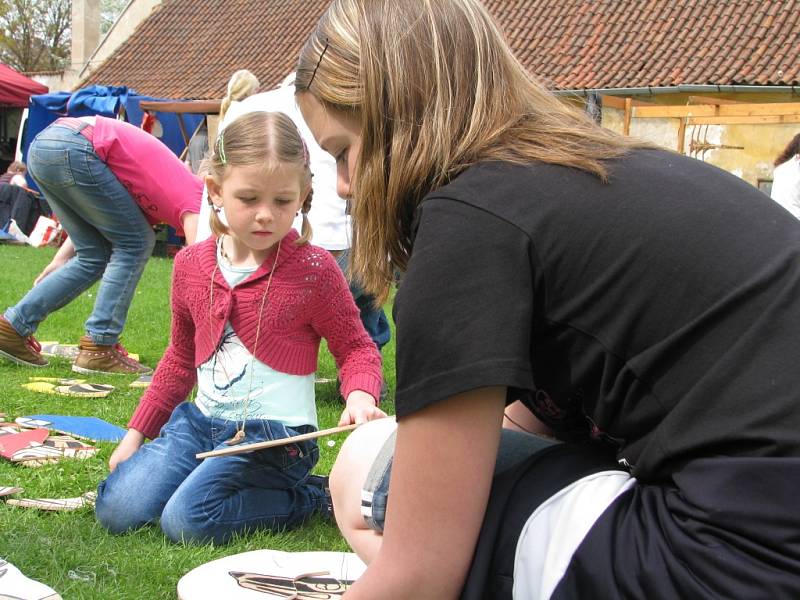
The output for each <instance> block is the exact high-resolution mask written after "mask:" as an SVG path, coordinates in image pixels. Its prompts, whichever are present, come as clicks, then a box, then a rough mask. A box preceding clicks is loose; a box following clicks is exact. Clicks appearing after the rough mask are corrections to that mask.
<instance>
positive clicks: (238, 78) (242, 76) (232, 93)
mask: <svg viewBox="0 0 800 600" xmlns="http://www.w3.org/2000/svg"><path fill="white" fill-rule="evenodd" d="M260 85H261V84H260V83H259V81H258V78H257V77H256V76H255V75H253V74H252V73H251V72H250V71H248V70H247V69H239V70H238V71H236V72H235V73H234V74H233V75H231V78H230V81H228V93H227V94H226V95H225V97H224V98H223V99H222V103H221V104H220V107H219V122H220V123H223V122H224V120H225V113H226V112H228V109H229V108H230V106H231V102H233V101H234V100H244V99H245V98H247V97H248V96H252V95H253V94H255V93H256V91H257V90H258V88H259V86H260Z"/></svg>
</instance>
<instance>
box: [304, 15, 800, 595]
mask: <svg viewBox="0 0 800 600" xmlns="http://www.w3.org/2000/svg"><path fill="white" fill-rule="evenodd" d="M296 73H297V77H296V80H295V86H296V89H297V98H298V104H299V106H300V109H301V111H302V113H303V116H304V117H305V120H306V122H307V123H308V125H309V128H310V129H311V131H312V133H313V134H314V137H315V138H316V140H317V142H318V143H319V144H320V146H321V147H322V148H323V149H324V150H326V151H328V152H329V153H330V154H331V155H333V156H334V157H336V160H337V167H338V189H339V193H340V195H342V196H345V197H349V198H350V199H351V207H352V209H351V212H352V216H353V230H354V234H353V267H354V271H355V275H356V276H357V277H358V279H359V281H361V282H362V283H363V285H364V286H365V288H366V289H367V290H368V291H370V292H372V293H374V294H377V295H380V294H382V293H384V294H385V293H386V290H387V289H388V286H389V285H390V284H391V281H392V279H393V275H394V271H395V269H399V270H401V271H403V272H404V274H403V280H402V285H401V286H400V288H399V291H398V293H397V296H396V298H395V303H394V317H395V322H396V327H397V329H396V331H397V353H396V364H397V391H396V416H397V433H396V441H395V440H390V442H389V445H388V446H387V445H383V446H381V445H380V444H378V445H377V449H376V447H375V446H371V445H370V443H362V442H365V441H368V440H367V438H368V437H369V435H368V434H369V432H370V429H374V428H377V427H383V426H384V424H383V423H381V424H380V425H378V424H377V423H376V424H375V425H372V424H367V425H366V426H364V427H362V428H360V429H358V430H357V431H356V432H354V433H353V435H351V436H350V437H349V438H348V441H347V445H348V446H350V447H351V449H352V450H353V452H344V450H343V451H342V453H340V456H339V458H338V459H337V464H336V466H335V467H334V473H333V474H332V477H331V490H332V492H333V495H334V506H335V512H336V514H337V519H338V516H339V511H340V506H341V508H342V509H344V510H346V511H350V510H353V505H355V510H356V511H359V512H361V514H362V515H363V516H364V518H363V519H362V521H363V522H365V523H366V525H367V528H368V529H369V530H367V531H366V533H365V532H364V531H363V530H362V532H361V533H363V534H364V535H355V536H351V538H350V539H351V542H352V543H353V546H354V548H355V549H356V550H357V551H358V552H359V554H361V555H362V556H363V557H364V558H366V560H367V561H368V562H369V565H368V568H367V570H366V571H365V572H364V574H363V575H362V576H361V577H360V578H359V579H358V581H356V582H355V583H354V584H353V586H352V587H351V588H350V589H349V590H348V592H347V593H346V594H345V597H346V598H347V599H348V600H356V599H360V598H368V599H369V600H382V599H389V598H391V599H392V600H398V599H404V598H408V599H412V598H413V599H414V600H425V599H431V600H449V599H452V598H456V597H459V595H461V597H462V598H465V599H469V600H473V599H481V600H483V599H486V598H512V597H514V598H526V599H529V598H530V599H534V598H541V599H551V600H562V599H574V598H648V599H672V598H709V599H710V598H765V599H766V598H800V543H798V531H800V516H798V509H797V506H798V501H797V489H798V485H797V482H798V481H800V410H799V409H798V407H799V406H800V369H798V368H797V363H798V356H800V236H799V235H798V228H797V221H796V219H795V218H794V217H792V216H791V215H790V214H789V213H787V212H786V211H785V210H783V209H781V208H780V207H779V206H777V205H776V204H775V203H773V202H765V201H764V197H763V194H761V193H760V192H759V191H758V190H756V189H755V188H754V187H753V186H751V185H749V184H748V183H746V182H744V181H742V180H741V179H739V178H738V177H736V176H734V175H732V174H730V173H726V172H724V171H722V170H720V169H717V168H716V167H713V166H711V165H707V164H705V163H703V162H701V161H698V160H695V159H691V158H689V157H685V156H681V155H679V154H677V153H674V152H671V151H667V150H664V149H661V148H657V147H654V146H652V145H650V144H647V143H645V142H642V141H638V140H635V139H632V138H628V137H623V136H620V135H618V134H615V133H613V132H611V131H609V130H605V129H603V128H602V127H600V126H598V125H597V124H596V123H594V122H592V121H591V119H589V118H588V117H587V116H586V115H585V114H584V113H583V112H582V111H578V110H576V109H575V108H574V107H572V106H568V105H566V104H563V103H562V102H561V101H559V100H558V98H556V97H555V96H554V95H553V94H551V93H550V92H548V91H547V90H545V89H544V88H543V87H542V86H541V85H540V84H539V83H537V82H536V81H535V80H534V78H533V77H532V75H531V74H530V73H528V72H526V70H525V69H524V68H523V66H522V65H521V64H520V63H519V61H518V60H517V59H516V57H515V56H514V55H513V53H512V51H511V49H510V48H509V46H508V44H507V42H506V41H505V38H504V36H503V34H502V32H501V31H500V30H499V28H498V27H497V25H496V24H495V22H494V20H493V19H492V17H491V16H490V14H489V13H488V11H487V9H486V8H485V7H484V6H483V5H482V4H481V3H480V2H479V1H477V0H333V2H332V3H331V4H330V6H329V7H328V9H327V11H326V12H325V14H324V15H323V16H322V18H321V19H320V21H319V23H318V25H317V27H316V29H315V30H314V31H313V32H312V34H311V35H310V36H309V39H308V41H307V42H306V44H305V46H304V47H303V49H302V51H301V53H300V57H299V60H298V63H297V68H296ZM519 403H521V405H522V406H523V408H525V409H526V411H527V412H528V414H529V417H528V420H535V419H538V420H539V421H542V422H543V423H544V424H545V425H547V426H548V427H549V428H550V429H551V430H552V431H553V433H554V434H555V436H556V438H557V440H553V439H547V438H542V437H537V436H533V435H530V436H529V437H530V438H532V443H531V445H530V447H529V450H530V453H529V455H528V456H527V457H524V458H523V459H522V460H521V461H518V462H516V463H513V464H511V465H510V466H509V465H508V464H507V463H506V465H505V466H502V467H500V466H499V465H498V463H499V462H500V458H501V457H502V456H503V455H505V453H506V450H507V448H506V443H505V439H504V438H503V436H501V430H502V423H503V418H504V414H505V413H506V411H507V410H508V407H510V406H512V405H514V406H520V404H519ZM515 420H517V421H518V422H520V423H522V421H520V420H519V419H516V418H515ZM523 424H524V423H523ZM387 429H388V427H387ZM362 434H363V435H362ZM521 435H522V434H521ZM375 437H376V439H378V440H379V439H380V437H381V436H375ZM353 453H356V454H358V455H359V456H361V457H363V456H364V455H366V454H369V453H372V456H373V457H374V460H373V464H372V467H371V468H369V469H366V470H362V471H358V470H353V469H349V468H348V466H349V465H351V464H353V461H352V455H353ZM336 473H338V474H339V477H336V476H335V475H336ZM495 473H497V476H496V478H494V479H493V476H494V475H495ZM352 487H355V488H356V492H355V493H351V494H349V495H347V496H346V497H347V498H351V499H354V502H353V503H351V504H349V505H347V506H345V505H340V502H339V499H341V498H342V497H343V496H342V495H341V494H338V493H337V489H338V490H339V491H341V490H342V489H348V488H352ZM378 509H380V510H378ZM365 529H366V528H365ZM379 531H383V535H382V536H381V535H379V534H378V532H379ZM354 533H356V534H357V533H359V532H354Z"/></svg>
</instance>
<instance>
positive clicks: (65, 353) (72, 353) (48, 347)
mask: <svg viewBox="0 0 800 600" xmlns="http://www.w3.org/2000/svg"><path fill="white" fill-rule="evenodd" d="M39 344H40V345H41V346H42V349H41V350H40V352H41V353H42V354H44V355H45V356H55V357H57V358H67V359H70V360H74V359H75V357H77V356H78V352H80V348H78V344H60V343H58V342H39ZM128 356H129V357H130V358H132V359H133V360H137V361H138V360H139V355H138V354H134V353H133V352H128Z"/></svg>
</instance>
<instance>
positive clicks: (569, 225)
mask: <svg viewBox="0 0 800 600" xmlns="http://www.w3.org/2000/svg"><path fill="white" fill-rule="evenodd" d="M610 169H611V177H610V182H609V183H608V184H604V183H602V182H601V181H600V180H599V179H598V178H597V177H595V176H593V175H590V174H587V173H584V172H581V171H577V170H574V169H569V168H565V167H560V166H553V165H546V164H532V165H530V166H514V165H508V164H499V163H493V164H482V165H478V166H476V167H473V168H471V169H468V170H467V171H465V172H464V173H462V174H461V175H460V176H459V177H457V178H456V179H455V180H454V181H452V182H451V183H450V184H449V185H446V186H444V187H442V188H440V189H438V190H436V191H434V192H431V193H430V194H429V196H428V197H427V198H426V199H425V200H424V202H423V203H422V204H421V206H420V209H419V212H418V219H417V230H416V237H415V241H414V250H413V254H412V257H411V261H410V264H409V269H408V272H407V274H406V276H405V277H404V278H403V281H402V284H401V287H400V290H399V292H398V294H397V298H396V303H395V320H396V322H397V378H398V385H397V387H398V389H397V414H398V416H399V417H400V418H402V416H404V415H406V414H408V413H410V412H413V411H414V410H416V409H419V408H421V407H423V406H426V405H428V404H430V403H433V402H436V401H438V400H441V399H443V398H446V397H448V396H450V395H453V394H456V393H459V392H462V391H466V390H470V389H474V388H477V387H481V386H490V385H504V386H508V387H509V388H511V391H510V396H511V397H510V398H509V399H513V398H514V397H515V396H523V397H526V400H527V401H528V403H529V404H530V406H531V407H532V409H533V410H534V411H535V412H536V414H537V415H538V416H539V417H540V418H542V419H543V420H544V421H546V422H547V423H548V424H550V425H551V426H553V427H554V428H555V430H556V431H557V432H558V433H559V434H560V435H561V437H562V438H565V439H581V438H594V439H600V440H604V441H607V442H610V443H614V444H615V445H617V446H618V448H619V458H621V459H623V458H624V459H625V460H626V461H627V462H628V463H629V464H630V465H631V466H632V472H633V474H634V475H636V476H637V478H639V480H640V481H642V480H644V481H648V480H653V479H660V478H664V477H668V476H669V474H670V473H671V472H672V470H674V468H676V466H679V465H681V464H683V463H684V462H685V461H687V460H689V459H692V458H697V457H701V456H705V457H709V456H717V455H723V456H800V409H799V408H798V407H800V368H798V359H800V222H798V221H797V220H796V219H795V218H794V217H792V216H791V215H790V214H789V213H788V212H787V211H785V210H784V209H783V208H781V207H780V206H778V205H777V204H776V203H774V202H773V201H772V200H770V199H769V198H768V197H767V196H765V195H764V194H762V193H761V192H759V191H757V190H756V189H754V188H753V187H751V186H750V185H748V184H747V183H745V182H743V181H741V180H740V179H738V178H737V177H734V176H733V175H730V174H728V173H725V172H723V171H721V170H719V169H716V168H714V167H709V166H708V165H705V164H703V163H701V162H699V161H696V160H693V159H689V158H685V157H682V156H679V155H676V154H672V153H667V152H663V151H655V150H653V151H635V152H632V153H631V154H629V155H628V156H627V157H625V158H623V159H621V160H618V161H615V162H612V163H611V164H610Z"/></svg>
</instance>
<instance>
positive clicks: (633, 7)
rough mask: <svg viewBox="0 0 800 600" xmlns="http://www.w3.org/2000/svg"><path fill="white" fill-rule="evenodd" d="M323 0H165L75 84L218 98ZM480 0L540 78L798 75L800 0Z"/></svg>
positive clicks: (295, 45) (278, 61) (608, 82)
mask: <svg viewBox="0 0 800 600" xmlns="http://www.w3.org/2000/svg"><path fill="white" fill-rule="evenodd" d="M329 1H330V0H165V1H164V2H163V3H162V4H161V5H160V6H159V7H158V8H157V9H156V10H155V11H154V12H153V13H152V14H151V15H150V16H149V17H148V18H147V19H146V20H145V21H143V22H142V23H141V24H140V26H139V27H138V28H137V30H136V31H135V32H134V34H133V35H131V37H130V38H129V39H128V40H127V41H126V42H125V43H124V44H123V45H122V46H120V48H118V49H117V51H116V52H114V54H112V55H111V56H110V57H109V58H108V59H107V60H106V61H105V62H104V63H103V64H102V65H100V66H99V67H98V68H97V69H96V70H95V71H93V72H92V73H91V74H90V75H89V77H88V78H87V79H86V80H84V81H83V82H81V84H82V85H87V84H95V83H96V84H105V85H127V86H129V87H131V88H133V89H135V90H136V91H137V92H139V93H140V94H146V95H150V96H157V97H164V98H220V97H222V96H223V95H224V93H225V89H226V86H227V82H228V79H229V77H230V75H231V74H232V73H233V72H234V71H235V70H237V69H241V68H248V69H250V70H251V71H252V72H253V73H254V74H255V75H256V76H257V77H258V78H259V80H260V81H261V83H262V87H263V88H264V89H269V88H271V87H274V86H275V85H277V84H278V83H279V82H280V81H281V80H282V79H283V78H284V76H285V75H286V74H287V73H288V72H289V71H290V70H291V69H292V68H293V66H294V63H295V60H296V58H297V54H298V53H299V51H300V48H301V46H302V45H303V43H304V42H305V40H306V37H307V36H308V35H309V33H310V32H311V31H312V30H313V28H314V25H315V24H316V22H317V19H318V18H319V17H320V15H321V14H322V13H323V12H324V10H325V8H326V7H327V5H328V4H329ZM484 1H485V4H486V6H487V8H488V9H489V11H490V12H491V13H492V14H493V15H494V17H495V18H496V19H497V21H498V23H499V24H500V26H501V27H502V28H503V29H504V30H505V31H506V32H507V39H508V41H509V44H510V45H511V47H512V49H513V50H514V51H515V53H516V54H517V56H518V57H519V58H520V60H521V62H522V63H523V65H525V67H526V68H528V70H530V72H531V73H533V74H535V75H536V76H537V77H539V78H540V79H541V80H542V81H543V82H545V83H546V84H547V85H549V86H551V87H556V88H562V89H576V88H613V87H643V86H669V85H680V84H706V83H711V84H718V85H726V84H733V83H736V84H748V85H779V84H780V85H798V84H800V17H799V16H798V14H800V0H484ZM779 71H780V72H781V73H782V74H781V75H779V74H778V73H779Z"/></svg>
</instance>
